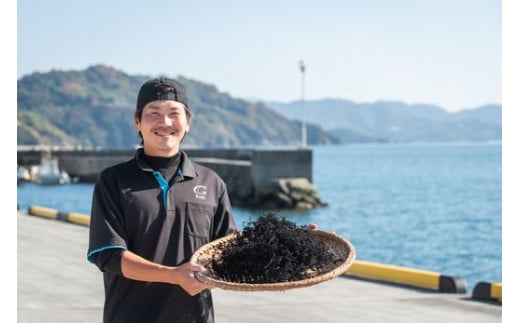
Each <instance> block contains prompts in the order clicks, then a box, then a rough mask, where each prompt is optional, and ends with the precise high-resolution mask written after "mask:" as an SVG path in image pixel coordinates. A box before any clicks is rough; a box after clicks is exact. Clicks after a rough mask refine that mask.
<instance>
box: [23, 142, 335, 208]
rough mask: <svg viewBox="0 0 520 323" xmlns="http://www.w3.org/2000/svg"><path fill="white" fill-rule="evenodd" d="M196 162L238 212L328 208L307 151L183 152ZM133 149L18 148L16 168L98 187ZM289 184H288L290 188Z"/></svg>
mask: <svg viewBox="0 0 520 323" xmlns="http://www.w3.org/2000/svg"><path fill="white" fill-rule="evenodd" d="M184 151H185V152H186V153H187V154H188V156H190V157H191V158H192V159H193V160H194V161H196V162H198V163H199V164H201V165H204V166H206V167H209V168H211V169H213V170H214V171H215V172H217V174H219V175H220V177H222V179H223V180H224V181H225V182H226V185H227V188H228V193H229V197H230V199H231V202H232V203H233V205H235V206H242V207H250V208H258V207H262V208H272V209H295V208H300V209H301V208H314V207H320V206H324V205H325V204H326V203H324V202H322V201H321V200H320V199H319V193H318V192H316V190H315V188H314V187H313V185H312V150H309V149H299V148H293V149H289V148H286V149H260V148H257V149H252V148H240V149H239V148H237V149H184ZM134 154H135V150H134V149H122V150H117V149H103V150H101V149H100V150H97V149H90V150H77V149H54V150H51V149H49V150H45V149H43V148H39V147H18V155H17V162H18V165H21V166H28V165H37V164H39V162H40V159H41V157H42V155H46V156H51V157H53V158H56V159H57V160H58V165H59V168H60V170H62V171H65V172H67V173H68V175H70V176H71V177H73V178H77V179H78V180H79V181H80V182H86V183H94V182H95V181H96V179H97V176H98V174H99V173H100V172H101V171H102V170H103V169H105V168H107V167H109V166H112V165H114V164H117V163H121V162H125V161H127V160H129V159H131V158H132V157H133V156H134ZM286 183H289V185H287V184H286Z"/></svg>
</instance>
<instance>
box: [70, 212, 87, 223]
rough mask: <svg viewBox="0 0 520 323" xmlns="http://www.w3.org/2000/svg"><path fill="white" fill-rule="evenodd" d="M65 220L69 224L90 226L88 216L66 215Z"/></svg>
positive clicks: (78, 214)
mask: <svg viewBox="0 0 520 323" xmlns="http://www.w3.org/2000/svg"><path fill="white" fill-rule="evenodd" d="M67 220H68V221H69V222H74V223H78V224H82V225H86V226H89V225H90V216H88V215H86V214H80V213H68V214H67Z"/></svg>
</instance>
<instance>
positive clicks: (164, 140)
mask: <svg viewBox="0 0 520 323" xmlns="http://www.w3.org/2000/svg"><path fill="white" fill-rule="evenodd" d="M135 129H136V130H137V131H140V132H141V135H142V136H143V147H144V152H145V154H147V155H149V156H156V157H170V156H173V155H175V154H176V153H177V152H179V149H180V144H181V141H182V139H183V138H184V136H185V135H186V133H187V132H188V131H189V130H190V118H189V117H188V115H187V113H186V110H185V108H184V104H182V103H179V102H176V101H173V100H157V101H152V102H149V103H148V104H147V105H145V107H144V108H143V113H142V117H141V120H139V119H138V118H136V119H135Z"/></svg>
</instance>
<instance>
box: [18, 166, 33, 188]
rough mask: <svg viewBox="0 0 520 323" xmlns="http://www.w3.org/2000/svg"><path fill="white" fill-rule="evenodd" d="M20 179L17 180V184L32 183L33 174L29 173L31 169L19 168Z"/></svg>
mask: <svg viewBox="0 0 520 323" xmlns="http://www.w3.org/2000/svg"><path fill="white" fill-rule="evenodd" d="M17 173H18V175H17V176H18V179H17V183H18V184H20V183H25V182H30V181H31V173H30V172H29V169H27V168H25V167H22V166H18V172H17Z"/></svg>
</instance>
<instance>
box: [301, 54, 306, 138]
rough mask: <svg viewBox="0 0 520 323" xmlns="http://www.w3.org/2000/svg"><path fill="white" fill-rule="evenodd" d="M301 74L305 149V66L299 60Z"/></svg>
mask: <svg viewBox="0 0 520 323" xmlns="http://www.w3.org/2000/svg"><path fill="white" fill-rule="evenodd" d="M300 71H301V72H302V148H306V147H307V126H306V124H305V64H304V63H303V61H302V60H300Z"/></svg>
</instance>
